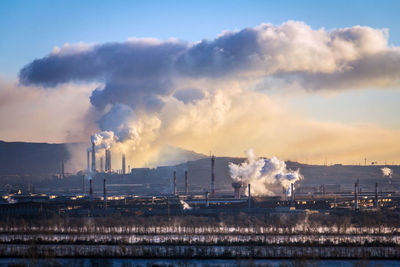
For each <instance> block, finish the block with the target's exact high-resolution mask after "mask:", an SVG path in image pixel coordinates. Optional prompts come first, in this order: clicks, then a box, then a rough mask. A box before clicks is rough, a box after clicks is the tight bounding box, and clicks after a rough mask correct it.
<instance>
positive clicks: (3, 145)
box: [0, 141, 70, 175]
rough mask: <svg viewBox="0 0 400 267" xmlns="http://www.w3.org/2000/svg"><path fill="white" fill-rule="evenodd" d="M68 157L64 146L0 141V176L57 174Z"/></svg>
mask: <svg viewBox="0 0 400 267" xmlns="http://www.w3.org/2000/svg"><path fill="white" fill-rule="evenodd" d="M69 157H70V155H69V153H68V150H67V146H66V145H65V144H47V143H25V142H4V141H0V175H10V174H32V175H46V174H53V173H59V172H60V169H61V162H62V161H64V162H66V161H68V159H69Z"/></svg>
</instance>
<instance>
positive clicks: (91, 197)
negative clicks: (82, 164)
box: [89, 178, 93, 201]
mask: <svg viewBox="0 0 400 267" xmlns="http://www.w3.org/2000/svg"><path fill="white" fill-rule="evenodd" d="M89 186H90V187H89V200H90V201H92V200H93V186H92V178H90V180H89Z"/></svg>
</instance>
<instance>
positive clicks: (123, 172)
mask: <svg viewBox="0 0 400 267" xmlns="http://www.w3.org/2000/svg"><path fill="white" fill-rule="evenodd" d="M125 173H126V167H125V154H122V174H125Z"/></svg>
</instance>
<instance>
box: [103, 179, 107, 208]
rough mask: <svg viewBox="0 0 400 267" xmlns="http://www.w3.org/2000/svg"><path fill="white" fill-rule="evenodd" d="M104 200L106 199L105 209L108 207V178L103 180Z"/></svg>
mask: <svg viewBox="0 0 400 267" xmlns="http://www.w3.org/2000/svg"><path fill="white" fill-rule="evenodd" d="M103 201H104V209H107V189H106V179H104V180H103Z"/></svg>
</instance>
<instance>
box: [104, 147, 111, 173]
mask: <svg viewBox="0 0 400 267" xmlns="http://www.w3.org/2000/svg"><path fill="white" fill-rule="evenodd" d="M105 153H106V169H105V171H106V172H111V151H110V150H109V149H106V152H105Z"/></svg>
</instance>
